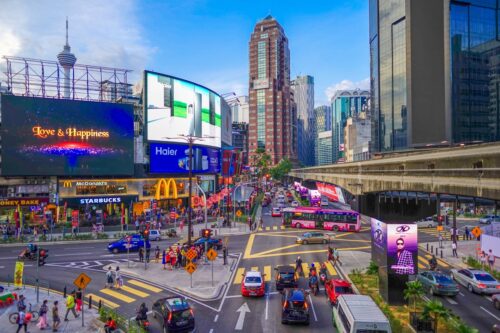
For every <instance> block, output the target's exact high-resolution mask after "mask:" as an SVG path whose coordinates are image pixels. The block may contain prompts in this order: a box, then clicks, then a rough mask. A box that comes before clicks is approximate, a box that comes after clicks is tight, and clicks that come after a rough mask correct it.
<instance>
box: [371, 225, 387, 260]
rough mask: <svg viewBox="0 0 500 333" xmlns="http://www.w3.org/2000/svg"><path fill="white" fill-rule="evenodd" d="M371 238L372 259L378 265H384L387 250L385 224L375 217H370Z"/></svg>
mask: <svg viewBox="0 0 500 333" xmlns="http://www.w3.org/2000/svg"><path fill="white" fill-rule="evenodd" d="M371 238H372V256H373V260H374V261H375V262H376V263H377V264H378V265H379V266H381V265H385V264H384V263H385V256H386V252H387V224H386V223H384V222H382V221H379V220H377V219H374V218H372V219H371Z"/></svg>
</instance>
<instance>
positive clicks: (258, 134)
mask: <svg viewBox="0 0 500 333" xmlns="http://www.w3.org/2000/svg"><path fill="white" fill-rule="evenodd" d="M249 59H250V69H249V74H250V77H249V94H248V95H249V113H250V125H249V150H250V152H249V153H250V157H251V156H254V155H255V154H256V150H257V149H259V148H260V149H264V150H265V152H266V153H267V154H268V155H270V156H271V161H272V163H273V164H276V163H278V162H279V161H280V160H281V159H282V158H290V159H291V160H294V159H295V156H294V155H295V154H294V148H293V142H294V138H293V126H294V125H295V121H294V119H293V118H292V116H293V113H292V107H291V99H290V50H289V49H288V39H287V37H286V36H285V32H284V30H283V28H282V27H281V25H280V24H279V23H278V21H276V19H275V18H274V17H272V16H271V15H268V16H267V17H265V18H264V19H263V20H261V21H259V22H258V23H257V24H256V25H255V28H254V31H253V33H252V36H251V38H250V50H249ZM250 159H251V160H252V158H250Z"/></svg>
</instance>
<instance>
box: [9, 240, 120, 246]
mask: <svg viewBox="0 0 500 333" xmlns="http://www.w3.org/2000/svg"><path fill="white" fill-rule="evenodd" d="M114 240H118V239H117V238H107V239H75V240H65V241H45V242H36V244H37V245H38V246H40V245H57V244H61V245H64V244H72V243H77V242H85V243H106V242H108V243H109V242H111V241H114ZM29 243H30V242H25V243H7V244H0V248H2V247H16V246H26V244H29Z"/></svg>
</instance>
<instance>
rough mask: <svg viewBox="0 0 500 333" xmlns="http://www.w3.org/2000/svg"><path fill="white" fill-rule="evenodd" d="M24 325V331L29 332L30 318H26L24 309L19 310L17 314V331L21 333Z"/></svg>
mask: <svg viewBox="0 0 500 333" xmlns="http://www.w3.org/2000/svg"><path fill="white" fill-rule="evenodd" d="M23 327H24V333H27V332H28V319H27V318H26V313H25V312H24V309H22V310H21V311H19V312H18V314H17V331H16V333H19V332H20V331H21V328H23Z"/></svg>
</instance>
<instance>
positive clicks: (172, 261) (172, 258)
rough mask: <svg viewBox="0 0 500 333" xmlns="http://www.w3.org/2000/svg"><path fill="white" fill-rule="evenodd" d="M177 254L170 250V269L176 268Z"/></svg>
mask: <svg viewBox="0 0 500 333" xmlns="http://www.w3.org/2000/svg"><path fill="white" fill-rule="evenodd" d="M176 262H177V253H176V252H175V251H174V250H172V253H171V254H170V265H172V268H177V263H176Z"/></svg>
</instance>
